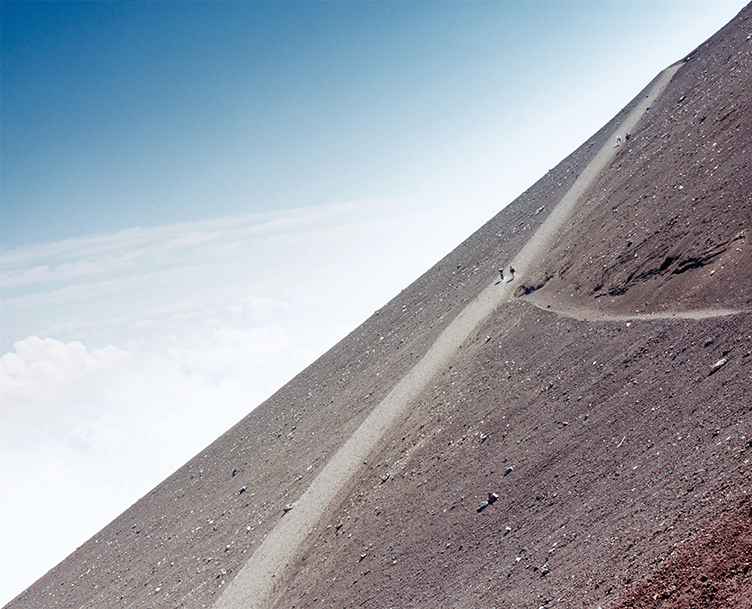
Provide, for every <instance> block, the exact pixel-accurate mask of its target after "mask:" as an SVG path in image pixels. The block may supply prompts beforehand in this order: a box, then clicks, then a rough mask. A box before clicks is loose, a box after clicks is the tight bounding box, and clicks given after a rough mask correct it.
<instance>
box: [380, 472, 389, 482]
mask: <svg viewBox="0 0 752 609" xmlns="http://www.w3.org/2000/svg"><path fill="white" fill-rule="evenodd" d="M379 479H380V480H381V484H384V482H386V481H387V480H389V474H384V475H383V476H379Z"/></svg>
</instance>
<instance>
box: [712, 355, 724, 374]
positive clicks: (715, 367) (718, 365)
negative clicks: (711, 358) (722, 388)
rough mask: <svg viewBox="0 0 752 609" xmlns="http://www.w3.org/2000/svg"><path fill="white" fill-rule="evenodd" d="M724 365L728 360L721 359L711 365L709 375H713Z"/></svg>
mask: <svg viewBox="0 0 752 609" xmlns="http://www.w3.org/2000/svg"><path fill="white" fill-rule="evenodd" d="M726 364H728V359H726V358H725V357H722V358H721V359H719V360H718V361H717V362H716V363H715V364H713V366H712V367H711V368H710V374H715V373H716V372H718V371H719V370H720V369H721V368H723V367H724V366H725V365H726Z"/></svg>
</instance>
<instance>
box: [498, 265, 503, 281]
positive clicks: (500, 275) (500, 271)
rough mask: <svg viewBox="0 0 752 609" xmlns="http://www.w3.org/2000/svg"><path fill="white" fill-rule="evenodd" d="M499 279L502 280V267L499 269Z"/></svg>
mask: <svg viewBox="0 0 752 609" xmlns="http://www.w3.org/2000/svg"><path fill="white" fill-rule="evenodd" d="M499 281H504V269H503V268H500V269H499Z"/></svg>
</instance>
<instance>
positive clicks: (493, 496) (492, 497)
mask: <svg viewBox="0 0 752 609" xmlns="http://www.w3.org/2000/svg"><path fill="white" fill-rule="evenodd" d="M498 498H499V496H498V495H497V494H496V493H488V501H484V502H483V503H481V504H480V505H479V506H478V508H477V511H478V512H482V511H483V510H485V509H486V508H487V507H488V506H489V505H491V504H492V503H494V502H496V500H498Z"/></svg>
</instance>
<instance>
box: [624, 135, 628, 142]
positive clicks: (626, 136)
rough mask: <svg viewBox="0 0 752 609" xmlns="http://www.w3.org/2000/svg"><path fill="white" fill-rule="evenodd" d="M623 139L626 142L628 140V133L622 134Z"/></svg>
mask: <svg viewBox="0 0 752 609" xmlns="http://www.w3.org/2000/svg"><path fill="white" fill-rule="evenodd" d="M624 141H625V142H628V141H629V133H627V134H626V135H625V136H624Z"/></svg>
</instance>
